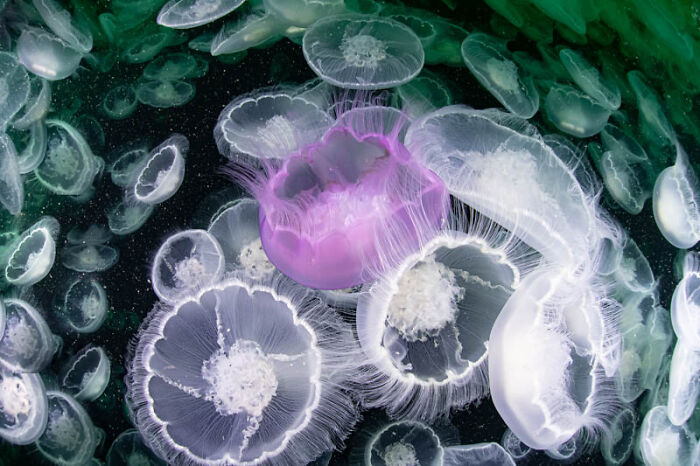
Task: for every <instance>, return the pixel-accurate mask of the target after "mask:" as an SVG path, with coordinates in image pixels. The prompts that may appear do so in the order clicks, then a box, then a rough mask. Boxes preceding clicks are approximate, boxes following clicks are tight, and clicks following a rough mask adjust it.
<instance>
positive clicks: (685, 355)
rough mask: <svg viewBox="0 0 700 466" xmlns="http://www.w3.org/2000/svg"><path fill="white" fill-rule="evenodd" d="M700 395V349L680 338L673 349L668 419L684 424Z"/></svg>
mask: <svg viewBox="0 0 700 466" xmlns="http://www.w3.org/2000/svg"><path fill="white" fill-rule="evenodd" d="M698 395H700V351H698V350H697V349H695V348H693V347H692V346H690V345H688V344H687V343H686V342H685V340H683V339H681V338H679V339H678V341H677V342H676V347H675V349H674V350H673V358H672V359H671V372H670V375H669V386H668V419H669V420H670V421H671V422H672V423H673V424H675V425H677V426H681V425H683V424H684V423H685V422H686V421H687V420H688V419H690V416H692V415H693V412H694V411H695V405H696V404H697V401H698Z"/></svg>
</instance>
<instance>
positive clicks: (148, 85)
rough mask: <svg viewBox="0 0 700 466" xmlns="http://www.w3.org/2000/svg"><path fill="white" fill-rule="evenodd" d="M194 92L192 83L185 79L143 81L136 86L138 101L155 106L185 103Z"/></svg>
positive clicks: (175, 105) (162, 106) (164, 106)
mask: <svg viewBox="0 0 700 466" xmlns="http://www.w3.org/2000/svg"><path fill="white" fill-rule="evenodd" d="M194 93H195V87H194V85H193V84H192V83H189V82H187V81H145V82H142V83H141V84H139V85H138V87H137V88H136V97H137V98H138V100H139V102H141V103H142V104H144V105H150V106H151V107H156V108H168V107H179V106H181V105H185V104H186V103H187V102H189V101H190V100H192V98H193V97H194Z"/></svg>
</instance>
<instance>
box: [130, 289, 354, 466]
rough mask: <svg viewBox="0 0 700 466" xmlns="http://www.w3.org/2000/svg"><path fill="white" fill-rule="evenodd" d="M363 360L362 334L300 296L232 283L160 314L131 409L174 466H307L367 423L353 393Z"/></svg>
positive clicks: (142, 340) (143, 342)
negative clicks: (355, 335) (356, 336)
mask: <svg viewBox="0 0 700 466" xmlns="http://www.w3.org/2000/svg"><path fill="white" fill-rule="evenodd" d="M184 348H186V350H185V351H183V349H184ZM357 351H358V350H357V347H356V345H355V343H354V341H353V339H352V332H351V330H350V329H349V328H347V327H345V324H343V323H342V322H341V321H340V320H339V319H338V318H337V317H336V316H335V314H334V313H333V312H330V310H329V309H328V308H326V307H324V306H323V305H322V304H321V303H320V302H319V301H318V300H317V299H316V298H314V297H313V296H312V295H311V294H309V293H308V292H306V291H304V290H302V289H299V288H298V287H297V286H296V285H294V284H291V283H289V282H288V281H283V282H275V283H272V284H271V285H266V284H254V283H251V282H248V281H240V280H238V279H230V280H228V281H225V282H221V283H218V284H215V285H213V286H211V287H209V288H207V289H204V290H202V291H201V292H199V293H198V294H196V295H193V296H190V297H187V298H185V299H183V301H180V302H179V303H177V304H176V305H174V306H162V307H159V308H157V309H155V310H154V314H153V315H152V316H151V317H150V318H149V320H148V324H147V325H146V326H145V327H144V328H143V329H142V331H141V332H140V334H139V337H138V343H137V345H136V349H135V353H134V354H135V356H134V358H133V361H132V362H131V364H130V368H129V373H128V375H127V398H128V399H129V400H131V405H132V406H131V409H132V411H133V413H134V416H133V418H134V420H135V422H136V425H137V427H138V429H139V431H140V432H141V435H143V436H144V440H145V442H146V444H147V445H148V446H149V447H150V448H151V449H153V450H154V451H155V452H156V453H157V454H158V455H159V456H160V457H161V458H163V459H164V460H166V461H167V462H168V463H171V464H172V463H185V462H187V463H192V464H213V463H229V464H251V463H252V464H255V463H261V462H264V461H270V462H275V463H280V464H306V463H307V462H309V461H311V460H313V459H314V458H316V457H318V456H319V455H321V454H322V453H324V452H325V451H328V450H332V449H334V448H336V447H337V446H338V445H340V443H341V442H342V440H343V439H344V438H345V436H346V435H347V434H348V432H349V429H350V428H351V427H352V425H353V424H354V422H355V421H356V419H357V412H356V408H355V406H354V404H353V402H352V400H351V398H350V397H349V394H348V392H347V389H349V386H350V380H351V378H352V377H354V376H355V375H356V371H357V365H356V362H355V361H356V357H355V356H354V355H357ZM232 381H235V383H232ZM183 413H187V415H185V416H183ZM193 413H194V414H195V415H194V416H192V414H193Z"/></svg>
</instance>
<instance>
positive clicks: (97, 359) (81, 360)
mask: <svg viewBox="0 0 700 466" xmlns="http://www.w3.org/2000/svg"><path fill="white" fill-rule="evenodd" d="M110 366H111V365H110V362H109V358H108V357H107V353H105V350H103V349H102V348H101V347H99V346H86V347H85V348H83V349H82V350H80V351H78V352H77V353H76V354H75V355H74V356H73V357H72V358H71V359H70V360H69V361H68V363H67V365H66V367H65V369H64V371H63V373H62V375H61V386H62V387H63V389H64V390H66V391H67V392H68V393H70V394H72V395H73V396H74V397H75V399H76V400H79V401H83V400H84V401H95V400H96V399H98V398H99V397H100V396H101V395H102V393H103V392H104V391H105V388H106V387H107V383H108V382H109V374H110Z"/></svg>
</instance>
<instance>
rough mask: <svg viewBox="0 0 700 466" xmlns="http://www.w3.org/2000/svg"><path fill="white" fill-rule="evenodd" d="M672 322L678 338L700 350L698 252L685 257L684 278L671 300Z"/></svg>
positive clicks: (699, 272) (699, 265) (699, 273)
mask: <svg viewBox="0 0 700 466" xmlns="http://www.w3.org/2000/svg"><path fill="white" fill-rule="evenodd" d="M671 322H672V323H673V330H674V331H675V332H676V335H677V336H678V339H680V340H683V341H684V342H685V344H686V345H688V346H689V347H691V348H694V349H695V350H700V256H699V255H698V253H696V252H689V253H687V254H686V255H685V257H684V259H683V278H682V280H681V281H680V283H678V285H676V289H675V290H674V291H673V298H672V300H671Z"/></svg>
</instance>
